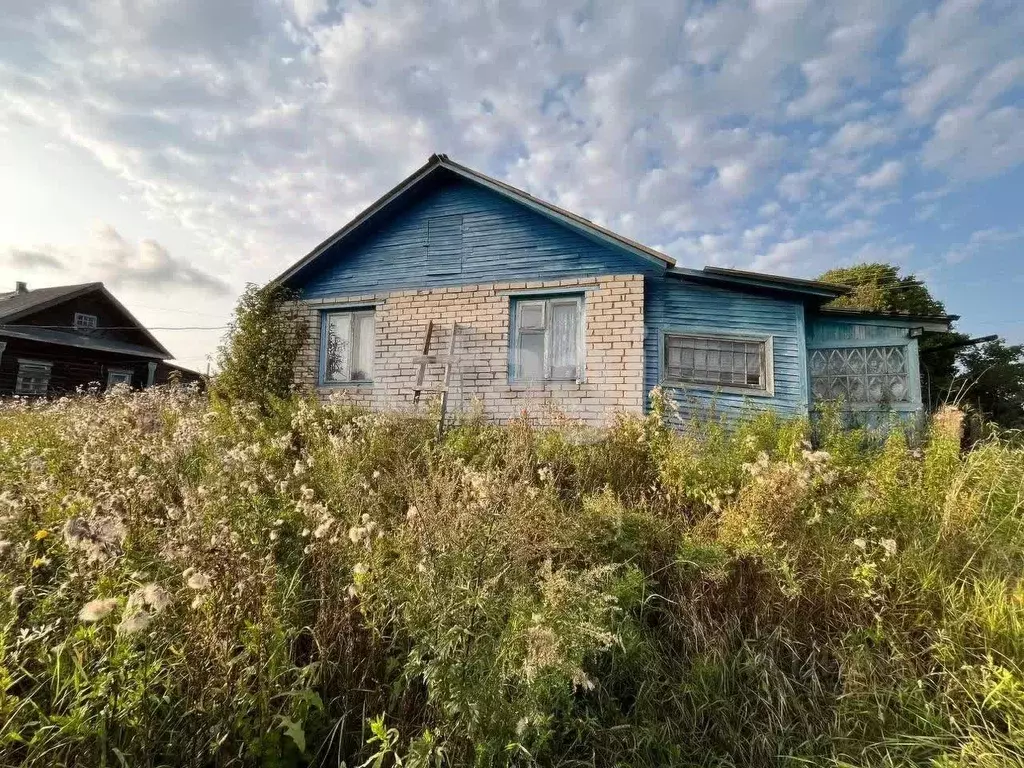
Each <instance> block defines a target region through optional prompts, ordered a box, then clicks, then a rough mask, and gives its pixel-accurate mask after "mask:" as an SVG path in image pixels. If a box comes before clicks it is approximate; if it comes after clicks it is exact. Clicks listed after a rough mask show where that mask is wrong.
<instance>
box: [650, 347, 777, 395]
mask: <svg viewBox="0 0 1024 768" xmlns="http://www.w3.org/2000/svg"><path fill="white" fill-rule="evenodd" d="M663 360H664V369H663V370H664V376H663V378H664V380H665V383H666V384H669V385H673V384H697V385H702V386H708V387H714V388H716V389H726V390H740V391H744V392H751V393H758V392H761V393H766V394H771V393H772V390H773V382H772V341H771V338H770V337H769V338H746V337H732V336H702V335H691V334H682V333H666V334H665V336H664V350H663Z"/></svg>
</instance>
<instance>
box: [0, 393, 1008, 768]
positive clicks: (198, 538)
mask: <svg viewBox="0 0 1024 768" xmlns="http://www.w3.org/2000/svg"><path fill="white" fill-rule="evenodd" d="M652 402H653V405H654V408H653V412H652V414H651V415H649V416H647V417H644V418H629V417H621V418H619V419H618V420H617V421H616V423H615V425H614V426H613V427H612V428H610V429H609V430H607V431H604V432H595V431H593V430H584V429H582V428H577V427H567V428H565V429H562V430H557V431H556V430H542V429H538V428H535V427H534V426H532V425H531V424H530V423H529V422H528V421H526V420H524V421H521V422H519V423H516V424H513V425H511V426H508V427H495V426H490V425H487V424H484V423H482V422H476V421H472V420H470V421H467V422H466V423H464V424H462V425H460V426H457V427H456V428H455V429H453V430H452V431H450V432H449V434H448V435H446V437H445V439H444V440H443V441H442V442H441V443H437V442H436V440H435V439H434V434H433V429H432V427H431V425H430V424H429V423H427V422H423V421H418V420H416V419H412V418H401V417H397V416H393V415H388V414H370V413H364V412H360V411H357V410H353V409H351V408H347V407H345V406H343V405H337V404H329V405H323V404H319V403H315V402H307V401H303V400H295V401H292V402H287V401H284V402H279V403H274V404H272V405H271V406H270V407H269V408H267V407H264V408H262V409H259V410H257V409H255V408H253V407H249V406H246V405H244V404H239V403H235V404H231V405H228V404H226V403H214V404H211V403H209V402H208V401H207V400H206V399H204V398H203V397H201V396H200V395H197V394H195V393H193V392H190V391H187V390H183V389H174V388H170V389H155V390H149V391H147V392H144V393H137V394H131V393H128V392H122V391H115V392H114V393H111V394H107V395H103V396H99V395H94V396H87V397H82V398H79V399H66V400H60V401H56V402H54V403H49V404H24V403H21V404H9V405H4V406H0V588H2V590H3V595H4V600H3V603H2V607H0V764H2V765H18V764H25V765H90V766H91V765H131V766H157V765H193V766H206V765H307V764H315V765H348V766H356V765H380V766H389V765H406V766H463V765H479V766H485V765H599V766H613V765H615V766H619V765H634V766H641V765H651V766H653V765H659V766H660V765H695V766H697V765H699V766H775V765H785V766H796V765H816V766H818V765H833V766H865V767H866V766H897V765H920V766H932V767H933V768H953V767H954V766H956V767H958V768H960V767H962V768H966V767H967V766H978V767H988V766H992V767H993V768H994V767H995V766H1013V765H1021V766H1024V758H1022V757H1021V755H1022V754H1024V670H1022V663H1024V584H1022V583H1021V573H1022V572H1024V531H1022V524H1024V514H1022V498H1024V497H1022V492H1024V449H1022V448H1021V446H1020V444H1019V443H1018V442H1016V440H1015V439H1013V438H1012V437H1010V436H1007V437H1003V438H992V439H990V440H989V441H988V442H985V443H983V444H981V445H979V446H977V447H976V448H975V449H974V450H972V451H971V452H970V453H967V454H962V453H961V451H960V422H959V416H958V414H956V413H955V412H944V413H942V414H940V415H939V416H938V417H937V418H936V419H935V421H934V423H933V424H932V426H931V428H930V432H929V434H928V435H927V436H926V437H925V438H924V440H923V441H922V442H920V444H918V443H911V442H909V441H908V439H907V438H906V437H905V436H904V435H903V434H902V433H898V432H894V433H893V434H892V435H891V436H890V437H889V438H888V440H887V441H885V442H884V443H877V442H873V441H871V440H870V439H867V436H866V435H864V434H859V433H853V434H851V433H848V432H842V431H840V430H839V429H838V428H837V427H835V426H831V425H830V423H829V422H828V420H827V419H826V420H823V421H822V422H821V423H820V424H818V425H817V431H816V434H815V444H816V446H817V447H816V448H812V446H811V444H810V443H809V442H808V440H809V439H810V435H811V432H810V429H809V427H808V425H807V424H806V423H803V422H800V421H785V420H782V419H779V418H777V417H774V416H772V415H770V414H768V415H764V414H762V415H758V416H752V417H751V418H750V419H748V420H746V421H744V422H742V423H740V424H734V425H732V426H730V427H729V428H726V427H725V426H724V425H722V424H720V423H717V422H714V421H708V422H702V423H691V424H688V425H686V426H685V428H684V429H683V430H682V431H674V430H672V429H670V428H669V427H668V424H669V423H670V422H671V421H672V419H673V415H672V414H671V413H668V412H666V406H665V404H664V401H663V399H661V398H660V397H658V395H657V393H655V396H654V398H653V401H652Z"/></svg>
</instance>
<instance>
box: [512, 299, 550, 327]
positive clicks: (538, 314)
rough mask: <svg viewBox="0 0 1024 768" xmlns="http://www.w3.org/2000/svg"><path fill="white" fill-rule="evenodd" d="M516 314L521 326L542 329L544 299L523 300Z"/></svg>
mask: <svg viewBox="0 0 1024 768" xmlns="http://www.w3.org/2000/svg"><path fill="white" fill-rule="evenodd" d="M516 314H517V316H518V319H519V327H520V328H523V329H527V328H532V329H540V328H543V327H544V302H543V301H521V302H519V305H518V310H517V313H516Z"/></svg>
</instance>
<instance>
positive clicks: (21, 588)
mask: <svg viewBox="0 0 1024 768" xmlns="http://www.w3.org/2000/svg"><path fill="white" fill-rule="evenodd" d="M26 589H28V587H26V586H25V585H24V584H20V585H18V586H17V587H15V588H14V589H12V590H11V597H10V602H11V605H12V606H16V605H17V604H18V603H20V602H21V596H22V594H23V593H24V592H25V590H26Z"/></svg>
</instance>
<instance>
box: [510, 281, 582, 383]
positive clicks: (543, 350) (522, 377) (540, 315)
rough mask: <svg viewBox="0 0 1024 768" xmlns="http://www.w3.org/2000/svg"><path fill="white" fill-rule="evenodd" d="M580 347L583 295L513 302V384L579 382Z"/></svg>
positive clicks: (511, 360) (511, 353)
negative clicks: (520, 382) (526, 382)
mask: <svg viewBox="0 0 1024 768" xmlns="http://www.w3.org/2000/svg"><path fill="white" fill-rule="evenodd" d="M583 348H584V346H583V297H582V296H558V297H552V298H545V299H533V298H530V299H516V300H514V301H513V303H512V343H511V350H510V358H511V359H510V363H511V371H512V375H511V377H510V378H511V379H512V380H513V381H580V380H581V379H582V378H583V368H584V362H583Z"/></svg>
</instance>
